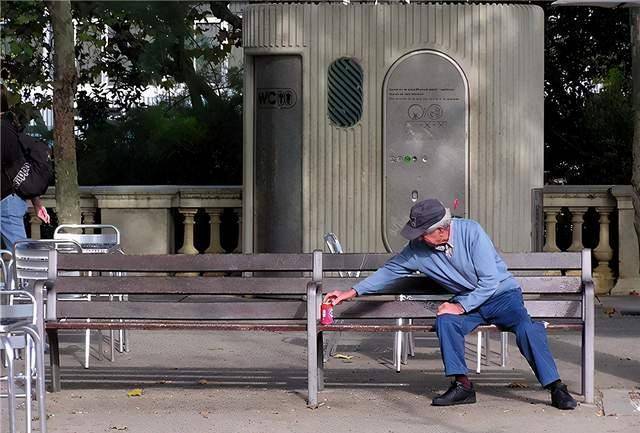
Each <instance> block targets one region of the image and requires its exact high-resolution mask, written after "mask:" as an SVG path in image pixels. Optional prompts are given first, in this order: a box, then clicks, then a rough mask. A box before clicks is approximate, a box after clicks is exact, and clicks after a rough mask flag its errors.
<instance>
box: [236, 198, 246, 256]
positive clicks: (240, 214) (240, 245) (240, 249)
mask: <svg viewBox="0 0 640 433" xmlns="http://www.w3.org/2000/svg"><path fill="white" fill-rule="evenodd" d="M235 211H236V214H237V215H238V246H237V247H236V249H235V252H237V253H242V252H243V248H242V231H243V230H244V229H243V227H242V208H241V207H239V208H237V209H236V210H235Z"/></svg>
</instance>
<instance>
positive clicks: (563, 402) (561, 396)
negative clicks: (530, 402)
mask: <svg viewBox="0 0 640 433" xmlns="http://www.w3.org/2000/svg"><path fill="white" fill-rule="evenodd" d="M551 405H552V406H554V407H557V408H558V409H562V410H572V409H575V408H576V406H577V405H578V402H576V400H575V399H574V398H573V397H571V394H569V391H567V385H565V384H564V383H561V384H559V385H557V386H556V387H554V388H553V389H552V390H551Z"/></svg>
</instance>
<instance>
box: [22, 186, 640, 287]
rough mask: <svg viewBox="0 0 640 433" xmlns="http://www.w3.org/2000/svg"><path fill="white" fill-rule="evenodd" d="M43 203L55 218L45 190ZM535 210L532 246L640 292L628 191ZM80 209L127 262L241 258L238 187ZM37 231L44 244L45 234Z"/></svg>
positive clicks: (159, 191) (135, 189)
mask: <svg viewBox="0 0 640 433" xmlns="http://www.w3.org/2000/svg"><path fill="white" fill-rule="evenodd" d="M43 200H44V204H45V206H46V207H47V208H49V209H52V210H55V193H54V189H53V188H51V189H50V190H49V191H48V192H47V194H46V195H45V196H44V197H43ZM543 203H544V204H543V206H542V207H541V208H542V210H543V212H544V215H540V216H539V219H540V220H542V221H543V223H541V224H540V225H539V227H534V230H537V236H536V237H537V238H540V239H541V238H542V235H543V233H544V246H543V247H542V249H543V250H544V251H561V250H568V251H579V250H581V249H582V248H584V247H587V248H592V249H593V253H594V259H595V263H596V264H597V266H596V267H595V269H594V276H595V279H596V283H597V284H596V286H597V291H598V293H601V294H603V293H611V294H626V293H629V292H630V291H633V290H635V291H640V275H639V272H638V268H639V263H640V260H639V257H638V256H639V254H638V238H637V235H636V232H635V229H634V211H633V204H632V189H631V187H630V186H628V185H623V186H610V185H583V186H558V185H550V186H545V187H544V189H543ZM80 207H81V209H82V219H83V223H86V224H92V223H103V224H113V225H115V226H116V227H118V228H119V229H120V231H121V233H122V245H123V248H124V249H125V251H127V252H129V253H131V254H135V253H137V254H171V253H174V252H177V253H179V254H198V253H202V252H205V253H223V252H232V251H236V252H237V251H242V247H241V246H242V187H239V186H224V187H223V186H103V187H81V188H80ZM230 220H231V225H229V224H230V223H229V221H230ZM225 221H226V225H225ZM29 224H30V227H31V234H32V237H33V238H39V237H40V233H41V224H40V220H39V219H38V218H37V217H36V215H35V214H34V213H33V210H32V209H30V214H29ZM45 231H47V232H48V235H49V236H50V234H51V232H52V227H47V230H45ZM534 234H535V233H534ZM230 236H231V237H232V239H231V241H229V238H230ZM223 238H226V240H227V241H226V242H223ZM223 244H224V245H225V248H223ZM540 244H541V243H540ZM230 245H231V246H230Z"/></svg>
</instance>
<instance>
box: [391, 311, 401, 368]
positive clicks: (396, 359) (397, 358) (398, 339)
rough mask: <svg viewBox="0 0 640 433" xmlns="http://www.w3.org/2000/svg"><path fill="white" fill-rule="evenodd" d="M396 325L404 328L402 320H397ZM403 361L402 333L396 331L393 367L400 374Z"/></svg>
mask: <svg viewBox="0 0 640 433" xmlns="http://www.w3.org/2000/svg"><path fill="white" fill-rule="evenodd" d="M396 324H397V325H398V326H402V319H396ZM401 360H402V331H396V333H395V337H394V340H393V365H394V368H395V369H396V372H397V373H400V365H401Z"/></svg>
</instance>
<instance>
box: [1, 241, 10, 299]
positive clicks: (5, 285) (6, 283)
mask: <svg viewBox="0 0 640 433" xmlns="http://www.w3.org/2000/svg"><path fill="white" fill-rule="evenodd" d="M5 256H9V260H7V261H6V262H5ZM12 267H13V253H12V252H11V251H9V250H0V271H1V272H2V275H1V276H0V290H11V289H12V288H13V287H12V284H11V283H12V281H13V278H12V276H11V269H12Z"/></svg>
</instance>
